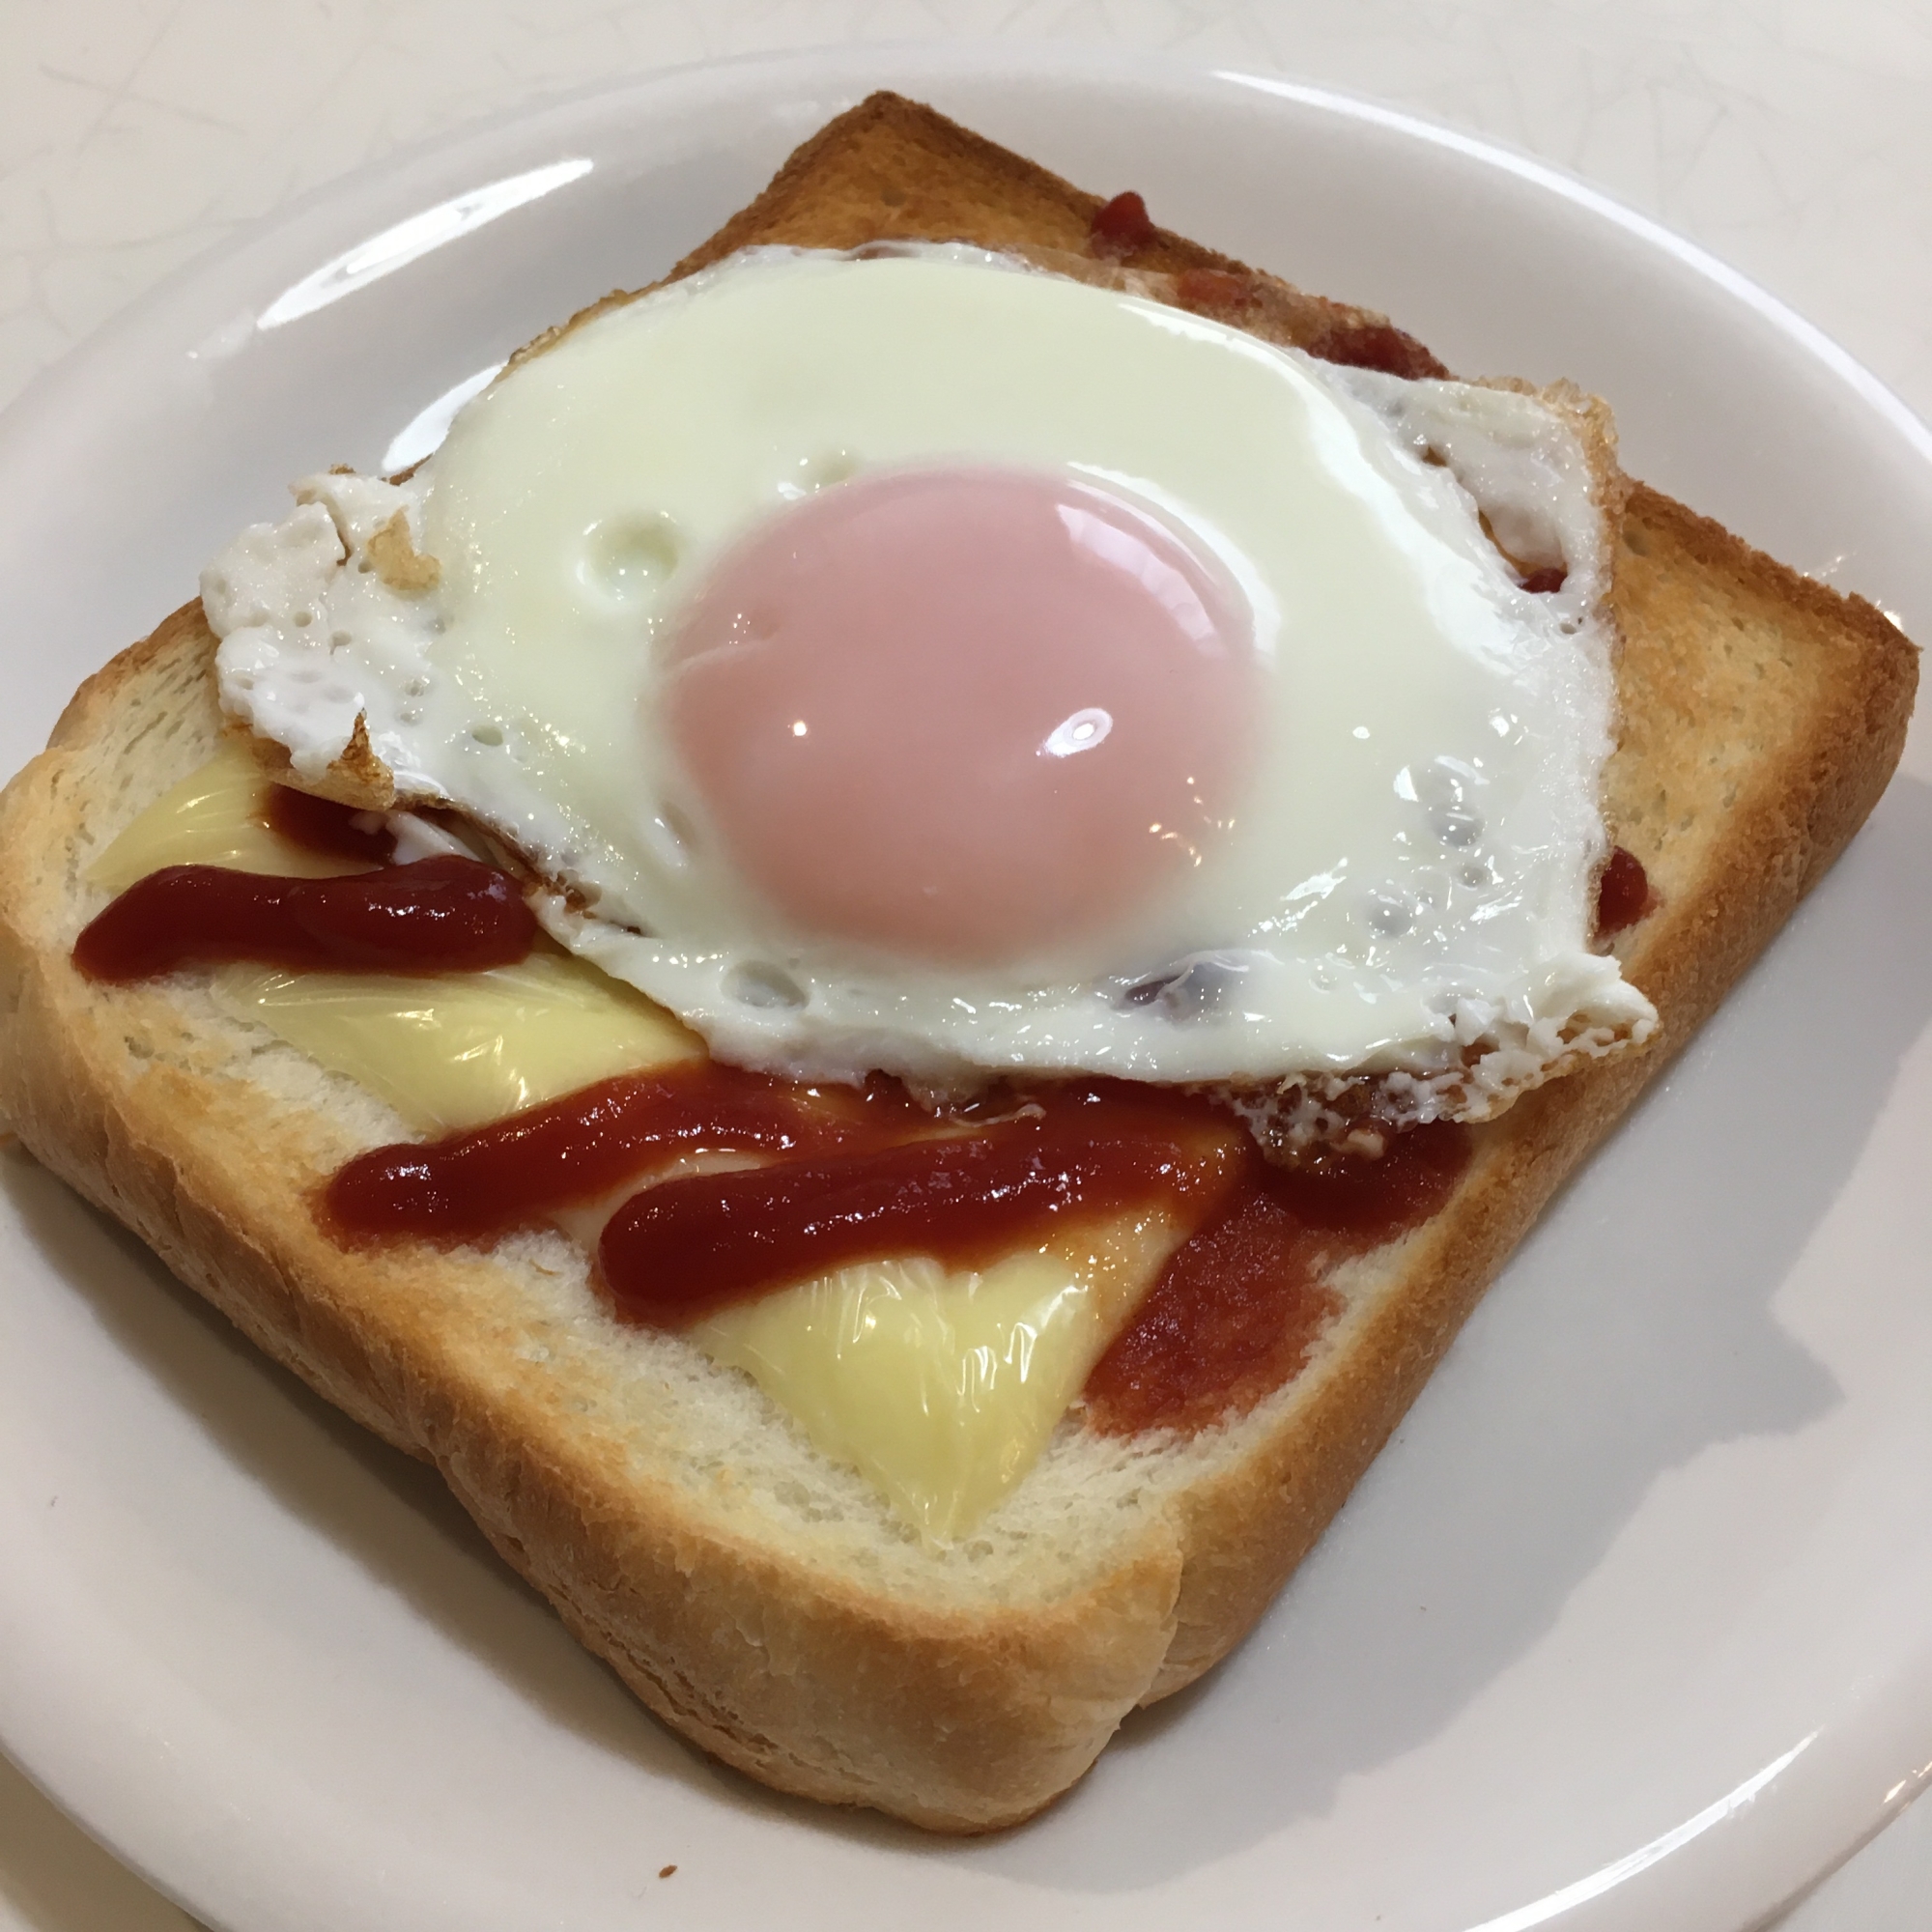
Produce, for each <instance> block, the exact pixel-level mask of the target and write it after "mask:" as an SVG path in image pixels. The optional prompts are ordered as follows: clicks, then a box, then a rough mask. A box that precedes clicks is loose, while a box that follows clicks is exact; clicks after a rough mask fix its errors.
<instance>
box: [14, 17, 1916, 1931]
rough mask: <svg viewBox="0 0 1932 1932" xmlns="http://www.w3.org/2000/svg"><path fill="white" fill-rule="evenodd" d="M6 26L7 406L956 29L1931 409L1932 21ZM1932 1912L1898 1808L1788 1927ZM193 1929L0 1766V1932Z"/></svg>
mask: <svg viewBox="0 0 1932 1932" xmlns="http://www.w3.org/2000/svg"><path fill="white" fill-rule="evenodd" d="M0 18H4V20H5V24H6V28H7V39H6V48H5V55H4V60H0V405H4V404H5V403H7V402H10V401H11V400H12V399H13V398H14V396H15V395H17V394H18V393H19V392H20V391H21V390H22V389H23V388H24V387H25V386H26V385H27V384H30V383H31V382H32V381H33V379H34V377H35V376H36V374H37V373H38V372H39V371H40V370H42V369H43V368H44V367H46V366H47V365H48V364H49V363H51V362H53V361H54V360H55V359H56V358H58V357H59V356H61V355H64V354H65V353H66V352H67V351H68V350H69V349H70V348H71V347H72V346H73V345H75V344H76V343H78V342H80V341H81V340H83V339H84V338H85V337H86V336H87V335H88V334H89V333H90V332H91V331H92V330H94V329H95V328H97V327H99V325H100V324H102V323H103V322H105V321H106V320H107V319H108V318H109V317H110V316H112V315H113V314H115V312H116V311H117V310H119V309H120V308H121V307H122V306H123V305H124V304H126V303H128V301H130V300H132V299H133V298H136V297H137V296H139V295H140V294H141V293H142V292H143V291H144V290H146V289H148V288H149V287H150V286H152V285H153V284H154V283H156V281H158V280H159V279H160V278H161V277H162V276H164V275H166V274H167V273H168V272H169V271H170V270H173V269H175V268H177V267H179V266H180V265H182V264H183V263H185V262H188V261H191V260H192V259H193V258H194V257H195V256H197V255H198V254H200V253H202V252H203V251H204V250H206V249H208V248H210V247H211V246H213V244H215V243H216V242H218V241H221V240H222V239H223V238H224V237H226V236H228V235H230V234H231V233H233V232H234V231H236V230H237V229H238V228H239V227H241V226H242V225H244V224H246V223H248V222H251V221H254V220H256V219H259V218H261V217H263V216H267V215H270V214H272V213H274V212H275V211H276V210H278V209H280V208H281V207H283V206H284V205H285V204H287V203H288V202H290V201H291V200H293V199H294V198H295V197H297V196H298V195H300V194H301V193H303V192H304V191H306V190H307V189H310V188H313V187H315V186H317V185H321V184H323V183H325V182H328V181H331V180H333V179H335V178H336V177H337V176H339V175H341V174H344V173H346V172H347V171H348V170H350V169H352V168H355V167H358V166H361V165H363V164H364V163H366V162H369V161H373V160H378V159H380V158H381V157H382V156H385V155H387V154H390V153H392V152H393V151H395V150H396V149H398V148H400V147H404V146H406V145H408V144H409V143H411V142H413V141H417V140H420V139H423V138H425V137H427V136H430V135H433V134H436V133H438V132H440V131H441V130H443V129H446V128H455V127H459V126H461V125H463V124H464V123H467V122H470V121H474V120H476V119H478V118H480V117H483V116H486V115H490V114H495V113H498V112H501V111H503V110H506V109H513V108H515V107H517V106H519V105H520V104H522V103H524V102H526V101H530V100H533V99H539V98H541V97H542V96H544V95H546V94H549V93H553V92H555V91H558V90H561V89H565V88H570V87H574V86H578V85H582V84H584V83H588V82H595V81H601V80H605V79H608V78H611V77H613V76H617V75H622V74H636V73H642V72H647V71H651V70H653V69H655V68H660V67H665V66H670V65H674V64H681V63H685V62H690V61H696V60H702V59H707V58H712V57H716V56H722V55H728V54H740V53H751V52H757V51H762V50H766V49H777V48H784V47H800V46H810V45H814V44H823V43H834V42H842V41H856V40H863V41H867V42H872V43H878V42H892V41H911V40H922V41H923V40H931V39H935V38H940V37H951V38H969V39H980V40H1004V41H1008V42H1011V43H1039V42H1046V41H1056V42H1061V43H1088V44H1097V45H1114V46H1122V45H1124V46H1131V47H1137V48H1142V49H1147V50H1154V51H1165V52H1170V53H1172V54H1173V55H1174V56H1175V57H1176V58H1177V59H1179V60H1184V61H1188V62H1191V63H1195V64H1199V65H1210V66H1239V67H1243V68H1247V69H1251V70H1256V71H1272V72H1281V73H1287V74H1292V75H1293V76H1295V77H1296V78H1299V79H1303V80H1309V81H1314V82H1318V83H1321V84H1325V85H1328V86H1333V87H1338V88H1342V89H1346V90H1349V91H1350V92H1353V93H1356V94H1361V95H1366V96H1370V97H1373V98H1376V99H1381V100H1384V101H1388V102H1391V103H1393V104H1395V105H1398V106H1401V107H1405V108H1407V109H1409V110H1411V111H1414V112H1418V113H1421V114H1424V115H1426V116H1430V117H1432V118H1435V119H1436V120H1439V121H1442V122H1445V123H1448V124H1450V125H1452V126H1454V127H1458V128H1466V129H1468V130H1470V131H1472V132H1475V133H1479V134H1482V135H1485V136H1487V137H1488V138H1490V139H1492V140H1495V141H1500V142H1503V143H1506V144H1509V145H1512V146H1516V147H1519V148H1522V149H1525V150H1528V151H1529V152H1531V153H1532V154H1535V155H1537V156H1540V157H1542V158H1543V159H1545V160H1548V161H1550V162H1553V163H1555V164H1556V165H1558V166H1560V167H1563V168H1567V169H1569V170H1571V171H1573V172H1574V173H1577V174H1578V175H1581V176H1583V177H1585V178H1587V179H1588V180H1590V181H1591V182H1593V183H1595V184H1596V185H1599V186H1601V187H1603V188H1605V189H1606V190H1607V191H1608V192H1609V193H1611V194H1613V195H1615V196H1617V197H1618V198H1619V199H1621V200H1623V201H1625V202H1628V203H1630V204H1631V205H1633V206H1634V207H1636V208H1638V209H1641V210H1643V211H1645V212H1646V213H1651V214H1654V215H1656V216H1658V217H1659V218H1661V219H1662V220H1663V221H1665V222H1666V223H1668V224H1670V225H1671V226H1672V227H1674V228H1677V229H1679V230H1681V231H1682V232H1683V233H1685V234H1687V235H1689V236H1690V237H1692V238H1693V239H1694V240H1696V241H1700V242H1702V243H1703V244H1704V245H1705V246H1706V247H1708V248H1710V249H1712V250H1713V251H1714V252H1716V253H1717V254H1719V256H1721V257H1723V258H1724V259H1726V260H1727V261H1729V262H1730V263H1732V264H1733V265H1734V266H1736V267H1737V268H1739V269H1741V270H1744V271H1745V272H1746V273H1747V274H1748V275H1750V276H1752V277H1754V278H1755V279H1756V280H1758V281H1759V282H1762V283H1763V284H1764V285H1765V286H1766V287H1768V288H1769V289H1771V290H1772V291H1773V292H1774V293H1775V294H1776V295H1778V296H1781V297H1782V298H1784V299H1785V300H1786V301H1788V302H1790V303H1791V304H1792V305H1793V306H1794V307H1796V308H1797V309H1799V310H1800V311H1801V312H1802V313H1803V314H1804V315H1805V316H1807V317H1808V318H1809V319H1810V320H1811V321H1813V322H1815V323H1817V324H1819V325H1820V326H1821V327H1824V328H1825V329H1827V330H1828V331H1829V332H1830V333H1832V334H1833V335H1834V336H1836V337H1837V339H1838V340H1839V341H1840V342H1841V343H1843V344H1844V345H1845V347H1846V348H1848V349H1849V350H1850V351H1851V352H1852V354H1853V355H1856V356H1858V357H1859V358H1860V359H1861V361H1863V362H1864V363H1865V364H1866V366H1867V367H1868V368H1870V369H1871V370H1873V371H1874V372H1875V373H1876V374H1877V375H1878V376H1879V377H1880V378H1881V379H1882V380H1883V381H1885V382H1886V383H1888V384H1890V385H1891V386H1892V387H1893V388H1894V389H1895V390H1897V392H1898V393H1899V394H1900V395H1901V396H1902V397H1903V398H1904V399H1905V400H1906V402H1907V403H1908V404H1910V405H1911V406H1912V407H1913V408H1914V409H1916V410H1917V411H1918V413H1919V414H1920V415H1921V416H1928V417H1932V113H1928V111H1927V102H1928V100H1932V5H1920V6H1914V5H1910V4H1907V0H542V4H540V5H533V4H529V0H92V4H83V5H73V4H63V0H12V4H11V5H9V6H8V7H7V8H6V10H5V14H4V15H0ZM1279 266H1281V267H1283V268H1285V269H1287V270H1288V271H1289V272H1290V273H1293V264H1292V263H1290V264H1282V265H1279ZM1928 1922H1932V1809H1928V1807H1927V1806H1926V1805H1923V1804H1921V1805H1918V1806H1917V1807H1916V1808H1914V1809H1913V1810H1911V1811H1908V1812H1907V1813H1906V1814H1905V1815H1904V1817H1903V1818H1902V1819H1901V1820H1900V1821H1899V1822H1898V1823H1896V1824H1894V1825H1893V1826H1892V1827H1891V1828H1890V1830H1889V1831H1888V1832H1887V1833H1885V1834H1884V1835H1883V1836H1881V1837H1880V1838H1879V1839H1878V1840H1876V1841H1875V1842H1874V1843H1873V1844H1872V1845H1870V1846H1869V1847H1868V1848H1867V1849H1866V1850H1864V1851H1863V1852H1861V1854H1860V1855H1859V1856H1858V1857H1857V1858H1855V1859H1854V1860H1853V1861H1851V1862H1850V1863H1849V1864H1847V1865H1846V1866H1844V1867H1843V1868H1842V1869H1841V1870H1840V1871H1839V1872H1838V1873H1836V1874H1835V1875H1834V1876H1833V1877H1832V1878H1831V1879H1829V1880H1828V1881H1826V1883H1825V1884H1824V1885H1823V1886H1822V1887H1820V1888H1819V1889H1818V1890H1816V1891H1815V1892H1814V1893H1813V1894H1812V1895H1811V1897H1810V1898H1809V1899H1808V1900H1806V1901H1805V1902H1804V1904H1803V1905H1801V1906H1800V1907H1799V1908H1798V1909H1797V1910H1796V1911H1795V1912H1794V1913H1793V1914H1791V1915H1790V1916H1789V1918H1786V1919H1785V1920H1784V1921H1783V1923H1782V1925H1781V1927H1780V1932H1847V1928H1850V1932H1920V1928H1922V1927H1923V1926H1924V1925H1926V1924H1927V1923H1928ZM192 1924H193V1921H192V1920H190V1919H189V1918H186V1917H185V1915H184V1914H183V1913H181V1912H180V1911H179V1910H177V1909H176V1908H175V1907H174V1906H172V1905H170V1904H168V1903H166V1902H165V1901H164V1900H162V1899H161V1898H159V1897H158V1896H157V1895H156V1893H154V1892H153V1891H151V1890H150V1889H148V1888H147V1887H146V1886H145V1885H143V1884H142V1883H141V1882H140V1881H139V1880H137V1879H135V1878H133V1877H132V1876H131V1875H130V1874H128V1872H127V1871H125V1870H124V1869H123V1868H122V1867H121V1866H120V1865H118V1864H117V1863H116V1862H115V1861H113V1860H112V1859H111V1858H110V1857H109V1856H108V1855H107V1854H106V1853H104V1852H102V1851H101V1850H99V1848H98V1847H97V1846H96V1845H95V1844H94V1843H93V1842H92V1841H91V1840H90V1839H89V1838H88V1837H86V1835H85V1834H84V1833H81V1832H80V1831H79V1830H77V1829H76V1828H75V1827H74V1826H73V1825H71V1823H69V1822H68V1820H67V1819H66V1818H64V1817H63V1816H62V1815H61V1814H60V1813H59V1812H57V1811H56V1810H54V1809H53V1807H52V1806H51V1805H49V1804H47V1803H46V1802H45V1800H43V1798H42V1797H41V1796H40V1795H39V1794H38V1793H37V1792H36V1791H35V1790H34V1788H33V1787H32V1785H31V1784H29V1783H28V1781H27V1780H26V1779H25V1778H24V1777H22V1776H20V1775H19V1774H18V1773H17V1772H16V1771H14V1770H13V1769H12V1768H11V1767H10V1766H9V1765H7V1764H6V1763H5V1761H4V1760H0V1932H163V1928H166V1932H183V1928H186V1927H191V1926H192Z"/></svg>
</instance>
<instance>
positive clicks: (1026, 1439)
mask: <svg viewBox="0 0 1932 1932" xmlns="http://www.w3.org/2000/svg"><path fill="white" fill-rule="evenodd" d="M1175 1241H1176V1235H1175V1231H1174V1228H1173V1226H1172V1224H1171V1223H1170V1222H1169V1221H1168V1220H1167V1219H1166V1218H1165V1217H1164V1216H1159V1215H1150V1216H1147V1217H1145V1218H1142V1219H1137V1220H1136V1219H1122V1220H1119V1221H1115V1222H1112V1223H1109V1224H1106V1225H1104V1226H1102V1227H1100V1228H1098V1229H1096V1230H1094V1231H1093V1233H1092V1235H1091V1236H1090V1237H1089V1238H1087V1239H1085V1240H1082V1241H1079V1242H1078V1243H1072V1242H1068V1243H1064V1244H1059V1245H1057V1246H1055V1247H1051V1248H1045V1249H1041V1250H1039V1251H1037V1252H1034V1253H1026V1254H1018V1255H1012V1256H1009V1257H1008V1259H1006V1260H1005V1261H1003V1262H1000V1263H998V1264H995V1265H994V1266H992V1267H989V1268H987V1269H986V1270H985V1271H984V1272H982V1273H974V1274H949V1273H948V1272H947V1271H946V1270H945V1269H943V1268H942V1267H940V1266H939V1265H938V1264H936V1263H934V1262H930V1261H924V1260H919V1261H899V1262H879V1263H874V1264H870V1265H867V1266H863V1267H852V1268H846V1269H843V1270H842V1271H841V1272H839V1273H838V1274H834V1275H828V1276H825V1277H824V1278H823V1279H821V1280H818V1281H810V1282H806V1283H803V1284H801V1285H800V1286H799V1287H797V1288H792V1289H786V1290H784V1291H782V1292H781V1293H777V1294H768V1295H764V1296H761V1297H760V1298H759V1299H757V1300H755V1301H750V1302H745V1303H743V1304H741V1305H739V1306H737V1307H733V1308H726V1309H724V1310H722V1311H720V1312H719V1313H718V1314H715V1315H712V1316H709V1317H707V1318H706V1319H705V1320H703V1321H699V1322H698V1323H696V1325H695V1326H694V1327H693V1328H692V1329H691V1330H690V1331H689V1333H690V1336H691V1339H692V1340H693V1341H694V1342H696V1344H697V1345H698V1347H699V1348H701V1349H703V1350H705V1351H706V1353H708V1354H709V1355H711V1356H712V1357H713V1358H714V1359H715V1360H717V1361H721V1362H726V1363H729V1364H730V1365H732V1366H733V1367H736V1368H741V1369H743V1370H745V1371H746V1372H747V1373H748V1374H750V1375H751V1376H753V1378H755V1379H756V1380H757V1382H758V1384H759V1386H760V1387H762V1388H763V1389H764V1390H765V1392H766V1393H767V1394H768V1395H770V1396H771V1397H772V1399H773V1400H774V1401H775V1402H777V1403H778V1404H779V1405H780V1406H781V1407H783V1408H784V1409H786V1410H788V1411H789V1412H790V1414H791V1415H792V1416H793V1417H794V1418H795V1419H796V1420H797V1422H798V1423H799V1425H800V1427H801V1428H803V1429H804V1431H805V1433H806V1435H808V1436H809V1437H810V1440H811V1443H812V1446H813V1447H814V1448H816V1449H817V1450H818V1451H819V1453H820V1454H821V1455H823V1456H825V1457H827V1458H829V1459H830V1460H831V1461H833V1462H837V1463H848V1464H850V1465H851V1466H853V1467H855V1468H857V1469H858V1470H859V1471H860V1473H861V1474H863V1475H865V1476H866V1477H867V1478H868V1479H869V1480H870V1481H871V1482H872V1483H873V1484H875V1485H876V1486H877V1488H879V1489H880V1490H881V1491H883V1492H884V1493H885V1495H886V1497H887V1499H888V1500H889V1501H890V1502H891V1503H892V1505H893V1507H894V1508H895V1510H897V1512H898V1513H899V1515H900V1516H902V1517H903V1518H904V1519H905V1520H907V1521H908V1522H910V1523H911V1524H912V1525H913V1526H914V1527H915V1528H916V1529H918V1530H919V1532H920V1533H921V1535H923V1537H925V1538H927V1539H928V1540H929V1541H932V1542H950V1541H952V1540H953V1539H954V1538H957V1537H959V1536H963V1535H965V1534H967V1533H969V1532H970V1531H971V1530H973V1529H974V1528H975V1527H976V1526H977V1525H978V1524H979V1523H980V1520H981V1519H983V1518H984V1517H985V1515H986V1514H987V1512H988V1511H989V1510H991V1509H992V1508H993V1506H994V1505H995V1504H996V1503H998V1502H999V1501H1000V1499H1001V1498H1002V1497H1003V1496H1005V1495H1006V1494H1007V1492H1009V1490H1010V1489H1011V1488H1012V1487H1013V1485H1014V1484H1015V1483H1017V1482H1018V1481H1019V1479H1020V1478H1021V1477H1022V1476H1024V1475H1025V1474H1026V1472H1027V1471H1028V1470H1029V1469H1031V1468H1032V1467H1033V1465H1034V1463H1036V1462H1037V1460H1038V1459H1039V1454H1040V1451H1041V1450H1042V1449H1044V1448H1045V1446H1046V1443H1047V1438H1048V1437H1049V1436H1050V1435H1052V1434H1053V1432H1054V1429H1055V1427H1056V1426H1057V1425H1058V1423H1059V1421H1060V1418H1061V1417H1062V1416H1063V1415H1064V1414H1065V1412H1066V1407H1067V1405H1068V1404H1069V1403H1070V1402H1072V1400H1073V1398H1074V1397H1075V1396H1076V1395H1078V1394H1079V1392H1080V1388H1081V1385H1082V1384H1083V1383H1084V1382H1085V1381H1086V1379H1087V1377H1088V1374H1089V1372H1090V1371H1091V1370H1092V1369H1093V1367H1094V1363H1095V1362H1096V1361H1098V1360H1099V1358H1100V1356H1101V1354H1102V1353H1103V1352H1104V1350H1106V1347H1107V1345H1108V1343H1109V1342H1111V1341H1112V1340H1113V1338H1114V1336H1115V1335H1116V1334H1118V1333H1119V1331H1120V1329H1121V1327H1122V1324H1123V1323H1124V1321H1126V1320H1127V1318H1128V1317H1129V1316H1130V1315H1131V1314H1132V1313H1133V1310H1134V1309H1135V1307H1136V1306H1137V1305H1138V1304H1139V1301H1140V1298H1141V1296H1142V1295H1143V1294H1144V1293H1146V1291H1147V1289H1148V1287H1149V1286H1150V1285H1151V1282H1152V1280H1153V1278H1154V1276H1155V1275H1156V1274H1157V1273H1158V1271H1159V1269H1160V1267H1161V1265H1162V1264H1164V1263H1165V1261H1166V1260H1167V1257H1168V1255H1169V1254H1170V1253H1171V1252H1172V1250H1173V1248H1174V1246H1175Z"/></svg>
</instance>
